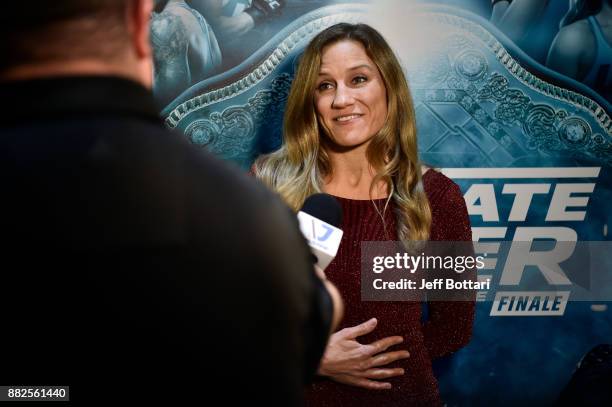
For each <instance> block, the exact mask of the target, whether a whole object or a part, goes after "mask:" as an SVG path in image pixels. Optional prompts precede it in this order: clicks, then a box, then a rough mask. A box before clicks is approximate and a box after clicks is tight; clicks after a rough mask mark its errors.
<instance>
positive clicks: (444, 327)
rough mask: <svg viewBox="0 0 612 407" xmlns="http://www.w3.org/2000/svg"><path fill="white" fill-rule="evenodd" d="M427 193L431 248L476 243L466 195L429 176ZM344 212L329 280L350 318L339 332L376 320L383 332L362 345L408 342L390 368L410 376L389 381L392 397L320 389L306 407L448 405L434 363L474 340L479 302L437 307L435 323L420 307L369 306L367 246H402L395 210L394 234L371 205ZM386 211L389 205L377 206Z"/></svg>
mask: <svg viewBox="0 0 612 407" xmlns="http://www.w3.org/2000/svg"><path fill="white" fill-rule="evenodd" d="M423 184H424V188H425V192H426V194H427V197H428V199H429V204H430V206H431V210H432V217H433V221H432V225H431V231H430V240H437V241H469V240H471V239H472V232H471V229H470V223H469V217H468V214H467V209H466V206H465V201H464V200H463V197H462V195H461V191H460V190H459V187H458V186H457V185H456V184H455V183H453V182H452V181H451V180H450V179H448V178H447V177H446V176H444V175H442V174H441V173H439V172H436V171H434V170H429V171H427V172H426V173H425V175H424V176H423ZM338 201H339V202H340V204H341V205H342V209H343V221H342V230H343V231H344V237H343V238H342V243H341V244H340V248H339V250H338V254H337V256H336V258H335V259H334V261H333V262H332V263H331V264H330V265H329V267H328V268H327V269H326V271H325V274H326V275H327V277H328V278H329V280H331V281H332V282H333V283H334V284H335V285H336V286H337V287H338V289H339V290H340V292H341V293H342V296H343V298H344V301H345V306H346V310H345V316H344V320H343V321H342V325H341V326H340V327H339V329H342V328H346V327H351V326H355V325H359V324H361V323H362V322H365V321H367V320H369V319H370V318H373V317H376V318H377V319H378V326H377V327H376V329H375V330H374V332H372V333H371V334H369V335H366V336H363V337H360V338H358V340H359V341H360V342H361V343H370V342H373V341H375V340H377V339H381V338H384V337H387V336H394V335H402V336H403V337H404V342H403V343H402V344H401V345H400V346H399V347H397V346H396V347H392V348H390V349H389V350H398V349H401V348H404V349H405V348H407V350H408V351H409V352H410V357H409V358H408V359H404V360H401V361H397V362H395V363H393V364H391V365H389V366H391V367H402V368H404V369H405V374H404V375H403V376H399V377H394V378H391V379H387V380H386V381H389V382H390V383H391V384H392V386H393V388H392V389H391V390H382V391H379V390H366V389H362V388H358V387H353V386H348V385H345V384H340V383H336V382H334V381H331V380H329V379H323V380H320V381H317V382H316V383H315V384H313V385H311V386H310V387H309V388H308V390H307V392H306V401H307V402H306V405H307V406H333V407H343V406H351V407H358V406H368V407H386V406H414V405H425V406H438V405H441V404H442V402H441V399H440V395H439V392H438V382H437V380H436V378H435V377H434V374H433V371H432V367H431V360H432V359H435V358H437V357H440V356H444V355H447V354H449V353H452V352H454V351H456V350H458V349H459V348H461V347H462V346H464V345H465V344H467V343H468V342H469V340H470V337H471V333H472V324H473V320H474V303H473V302H432V303H430V304H428V307H429V312H428V314H429V318H428V321H427V322H425V323H423V322H422V321H421V303H419V302H362V301H361V291H360V281H361V279H360V259H361V253H360V243H361V242H362V241H384V240H397V233H396V232H395V231H396V228H395V224H396V223H395V219H394V216H393V213H394V211H393V209H394V208H393V207H390V208H389V209H390V210H389V209H388V210H387V211H386V212H385V222H386V224H387V231H394V232H391V233H392V235H391V236H389V232H387V234H386V233H385V228H383V225H382V220H381V218H380V215H379V214H378V212H377V211H376V209H375V208H374V205H373V204H372V201H370V200H352V199H345V198H338ZM374 202H375V203H376V204H378V206H379V207H383V206H384V202H385V199H381V200H375V201H374Z"/></svg>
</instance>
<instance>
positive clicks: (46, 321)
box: [0, 0, 339, 405]
mask: <svg viewBox="0 0 612 407" xmlns="http://www.w3.org/2000/svg"><path fill="white" fill-rule="evenodd" d="M14 4H15V3H13V5H11V6H10V8H11V10H5V13H4V14H3V15H2V17H0V19H1V24H0V27H1V28H0V31H1V34H2V36H1V38H2V40H1V44H2V55H3V58H2V60H1V62H0V64H1V65H0V80H1V84H0V94H1V95H2V99H3V101H4V103H5V106H7V107H5V109H4V112H3V114H2V118H1V119H0V123H1V124H0V166H1V170H0V182H1V184H2V186H3V192H2V200H1V203H0V219H1V221H0V230H1V231H2V233H3V234H4V239H3V241H4V242H5V243H4V244H3V246H2V249H1V250H2V251H1V253H2V258H3V260H4V263H3V267H2V283H1V284H0V309H1V310H2V313H3V318H2V320H3V321H4V322H5V325H4V326H3V327H2V331H3V343H4V344H5V345H4V347H3V355H2V374H1V377H0V384H12V385H13V384H14V385H40V386H49V385H70V386H71V388H70V397H71V399H72V400H73V401H87V402H100V401H104V402H112V401H119V400H133V401H136V400H138V401H144V400H153V399H155V400H173V401H176V400H180V399H183V398H186V397H189V398H192V397H198V398H200V399H201V400H202V401H203V402H205V401H206V400H212V399H215V400H217V399H220V400H222V401H223V403H224V404H227V405H237V402H238V400H240V399H242V398H248V399H249V400H250V402H251V403H253V405H255V404H260V403H259V402H263V401H266V403H267V404H269V405H295V404H299V403H300V399H301V389H302V385H303V383H304V382H305V381H307V380H308V379H309V377H310V375H312V374H313V373H314V372H315V370H316V367H317V364H318V360H319V358H320V356H321V354H322V352H323V349H324V347H325V343H326V340H327V336H328V334H329V332H330V329H331V325H333V323H332V319H335V320H337V318H338V313H337V312H336V313H335V314H334V313H333V310H334V306H333V304H332V303H335V305H337V304H338V301H339V298H338V296H337V294H335V295H334V296H333V297H332V296H330V295H329V294H328V291H327V290H326V289H325V288H324V286H327V287H328V288H329V289H330V290H331V291H332V292H334V293H335V291H334V289H333V288H332V287H331V286H330V285H329V284H328V283H327V282H323V281H322V280H320V279H318V278H317V277H315V274H314V271H313V267H312V263H311V262H310V261H311V260H310V253H309V250H308V248H307V246H306V244H305V242H304V241H303V238H302V237H301V235H300V234H299V233H300V232H299V230H298V228H297V222H296V220H295V219H294V218H293V216H292V215H290V212H289V210H288V209H287V208H286V207H285V206H283V204H281V203H280V201H279V200H278V199H277V198H276V197H275V196H273V195H271V194H270V193H269V192H267V191H266V190H265V189H264V188H263V187H261V186H259V185H256V184H255V183H254V182H253V181H251V180H250V179H249V178H248V177H247V176H246V175H244V176H243V175H241V174H239V173H238V172H236V171H234V170H232V169H230V168H227V167H226V166H225V165H224V164H222V163H220V162H218V161H217V160H215V159H213V158H212V157H210V156H209V155H207V154H205V153H203V152H201V151H200V150H197V149H195V147H193V146H191V145H189V144H188V143H187V142H185V141H184V140H183V139H182V138H181V137H180V136H178V135H175V134H172V133H169V132H167V131H166V130H165V129H164V128H163V126H162V124H161V123H160V120H159V118H158V116H157V114H156V108H155V107H154V105H153V102H152V98H151V95H150V93H149V90H148V88H150V86H151V64H152V57H151V46H150V44H149V19H150V13H151V9H152V0H57V1H55V2H53V5H52V6H51V5H50V6H48V7H42V6H41V7H38V9H37V8H36V7H32V6H31V3H27V2H21V3H17V5H14ZM332 298H333V300H332ZM336 310H337V308H336Z"/></svg>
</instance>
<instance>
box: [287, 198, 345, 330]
mask: <svg viewBox="0 0 612 407" xmlns="http://www.w3.org/2000/svg"><path fill="white" fill-rule="evenodd" d="M297 216H298V221H299V224H300V230H301V231H302V234H303V235H304V238H306V240H307V241H308V245H309V246H310V249H311V252H312V257H313V259H312V260H313V263H314V269H315V272H316V273H317V275H318V276H319V278H320V279H321V280H322V282H323V284H324V285H325V288H326V289H327V291H328V292H329V295H330V297H331V299H332V303H333V307H334V315H333V317H332V324H331V332H334V331H335V330H336V328H337V327H338V325H339V324H340V321H341V320H342V316H343V315H344V305H343V303H342V297H341V296H340V293H339V292H338V289H337V288H336V287H335V286H334V285H333V284H332V283H331V282H330V281H329V280H327V278H326V276H325V268H326V267H327V266H328V265H329V263H331V262H332V260H333V259H334V257H335V256H336V253H337V252H338V247H340V241H341V240H342V234H343V232H342V230H340V229H339V228H338V227H339V226H340V224H341V223H342V208H341V207H340V204H339V203H338V201H336V199H334V198H333V197H332V196H331V195H327V194H314V195H311V196H309V197H308V198H306V200H305V201H304V205H303V206H302V209H301V210H300V211H299V212H298V215H297Z"/></svg>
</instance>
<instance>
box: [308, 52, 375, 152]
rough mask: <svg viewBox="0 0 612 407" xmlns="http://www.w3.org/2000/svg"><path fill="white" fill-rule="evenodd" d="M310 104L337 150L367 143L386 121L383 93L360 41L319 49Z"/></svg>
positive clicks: (373, 65) (372, 65)
mask: <svg viewBox="0 0 612 407" xmlns="http://www.w3.org/2000/svg"><path fill="white" fill-rule="evenodd" d="M316 84H317V85H316V89H315V96H314V103H315V110H316V112H317V116H318V118H319V122H320V123H321V124H322V125H323V126H324V127H325V128H326V129H327V132H328V135H329V137H330V138H331V139H332V141H333V142H334V143H335V144H336V145H338V146H340V147H345V148H346V147H348V148H350V147H357V146H360V145H363V144H365V143H368V142H369V141H370V140H371V139H372V137H373V136H374V135H376V134H377V133H378V131H379V130H380V129H381V128H382V126H383V124H384V123H385V119H386V118H387V91H386V89H385V85H384V83H383V80H382V77H381V76H380V72H379V71H378V68H377V67H376V65H375V64H374V62H372V60H371V59H370V58H369V57H368V55H367V54H366V51H365V49H364V47H363V45H361V43H360V42H357V41H351V40H343V41H339V42H336V43H334V44H331V45H329V46H327V47H325V48H324V49H323V54H322V55H321V68H320V70H319V77H318V79H317V82H316Z"/></svg>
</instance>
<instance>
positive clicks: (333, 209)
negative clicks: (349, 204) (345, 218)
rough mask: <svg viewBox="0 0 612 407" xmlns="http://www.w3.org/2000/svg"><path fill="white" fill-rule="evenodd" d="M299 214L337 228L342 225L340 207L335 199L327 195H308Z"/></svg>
mask: <svg viewBox="0 0 612 407" xmlns="http://www.w3.org/2000/svg"><path fill="white" fill-rule="evenodd" d="M301 212H304V213H307V214H308V215H310V216H313V217H315V218H317V219H319V220H322V221H323V222H325V223H328V224H330V225H332V226H335V227H337V228H340V225H341V224H342V207H341V206H340V203H339V202H338V201H337V200H336V198H334V197H333V196H331V195H329V194H313V195H310V196H309V197H308V198H306V200H305V201H304V205H303V206H302V209H301Z"/></svg>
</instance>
